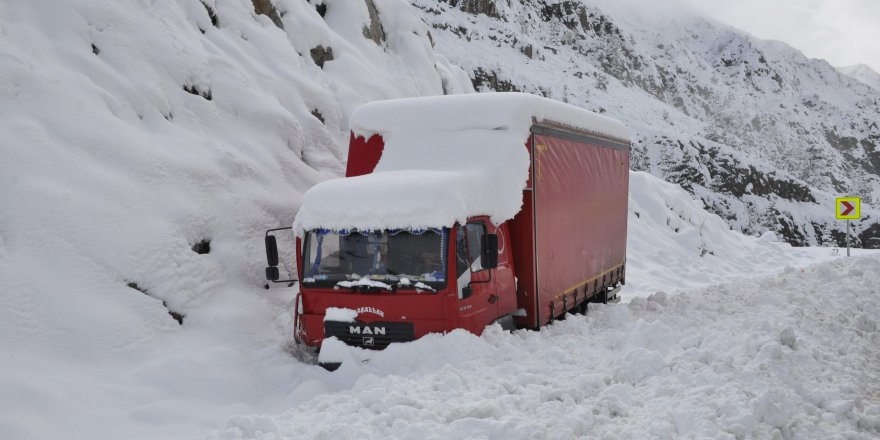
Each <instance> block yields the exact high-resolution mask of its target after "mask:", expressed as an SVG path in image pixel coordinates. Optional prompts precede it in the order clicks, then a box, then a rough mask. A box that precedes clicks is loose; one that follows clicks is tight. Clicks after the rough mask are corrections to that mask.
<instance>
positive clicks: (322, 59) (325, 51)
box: [309, 46, 333, 69]
mask: <svg viewBox="0 0 880 440" xmlns="http://www.w3.org/2000/svg"><path fill="white" fill-rule="evenodd" d="M309 53H311V55H312V60H314V61H315V64H317V65H318V67H320V68H322V69H323V68H324V63H326V62H327V61H333V48H332V47H328V48H325V47H324V46H318V47H315V48H312V50H311V51H309Z"/></svg>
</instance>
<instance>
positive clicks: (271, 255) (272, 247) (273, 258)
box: [266, 235, 278, 280]
mask: <svg viewBox="0 0 880 440" xmlns="http://www.w3.org/2000/svg"><path fill="white" fill-rule="evenodd" d="M266 259H267V260H268V261H269V266H271V267H275V266H277V265H278V244H277V243H276V242H275V236H274V235H267V236H266ZM276 272H277V269H276ZM268 274H269V272H268V271H267V272H266V275H267V278H268ZM275 279H276V280H277V279H278V277H277V276H276V277H275Z"/></svg>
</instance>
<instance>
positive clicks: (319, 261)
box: [303, 228, 449, 292]
mask: <svg viewBox="0 0 880 440" xmlns="http://www.w3.org/2000/svg"><path fill="white" fill-rule="evenodd" d="M448 237H449V230H448V229H446V228H443V229H425V230H414V231H406V230H384V231H329V230H323V229H318V230H312V231H309V232H308V233H307V234H306V239H305V245H304V249H303V263H304V271H303V272H304V277H303V283H306V284H313V285H320V286H328V287H336V288H347V289H351V290H364V291H369V290H374V291H381V290H392V291H394V290H397V289H416V290H419V291H429V292H430V291H436V290H439V289H440V288H442V287H443V286H444V285H445V284H446V269H445V268H446V246H447V242H448Z"/></svg>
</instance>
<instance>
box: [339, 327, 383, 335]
mask: <svg viewBox="0 0 880 440" xmlns="http://www.w3.org/2000/svg"><path fill="white" fill-rule="evenodd" d="M348 332H349V333H351V334H353V335H384V334H385V327H370V326H366V327H363V328H361V327H356V326H353V325H350V326H348Z"/></svg>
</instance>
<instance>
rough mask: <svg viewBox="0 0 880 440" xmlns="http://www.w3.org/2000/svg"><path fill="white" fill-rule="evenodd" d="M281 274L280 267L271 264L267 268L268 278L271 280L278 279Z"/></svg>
mask: <svg viewBox="0 0 880 440" xmlns="http://www.w3.org/2000/svg"><path fill="white" fill-rule="evenodd" d="M279 276H280V274H279V272H278V267H276V266H269V267H267V268H266V279H267V280H269V281H278V277H279Z"/></svg>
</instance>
